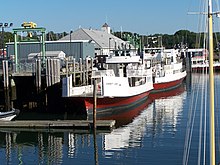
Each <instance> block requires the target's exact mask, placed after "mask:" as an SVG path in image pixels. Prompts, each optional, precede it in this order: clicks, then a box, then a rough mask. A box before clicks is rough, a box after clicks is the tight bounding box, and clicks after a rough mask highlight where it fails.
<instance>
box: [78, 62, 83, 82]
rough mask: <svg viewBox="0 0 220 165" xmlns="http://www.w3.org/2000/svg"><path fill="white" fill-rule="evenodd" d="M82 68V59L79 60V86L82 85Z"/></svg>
mask: <svg viewBox="0 0 220 165" xmlns="http://www.w3.org/2000/svg"><path fill="white" fill-rule="evenodd" d="M82 68H83V66H82V58H80V59H79V71H80V85H82V84H83V79H82V77H83V69H82Z"/></svg>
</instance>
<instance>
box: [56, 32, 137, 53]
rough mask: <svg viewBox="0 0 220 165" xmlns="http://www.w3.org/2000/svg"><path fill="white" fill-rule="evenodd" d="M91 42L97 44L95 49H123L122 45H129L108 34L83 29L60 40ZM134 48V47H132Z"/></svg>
mask: <svg viewBox="0 0 220 165" xmlns="http://www.w3.org/2000/svg"><path fill="white" fill-rule="evenodd" d="M70 39H71V40H91V41H94V42H95V47H99V48H102V49H107V48H109V45H110V48H111V49H113V48H115V47H116V48H117V49H118V48H119V47H120V49H122V45H127V46H128V45H129V44H128V42H126V41H123V40H122V39H120V38H118V37H116V36H114V35H112V34H109V33H107V32H104V31H101V30H93V29H83V28H80V29H78V30H76V31H74V32H73V33H71V36H70V35H67V36H65V37H63V38H61V39H60V40H70ZM131 48H133V46H131Z"/></svg>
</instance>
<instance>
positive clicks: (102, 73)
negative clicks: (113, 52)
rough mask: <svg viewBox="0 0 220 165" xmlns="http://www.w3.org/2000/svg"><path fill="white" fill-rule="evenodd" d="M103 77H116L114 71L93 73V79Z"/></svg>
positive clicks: (96, 71)
mask: <svg viewBox="0 0 220 165" xmlns="http://www.w3.org/2000/svg"><path fill="white" fill-rule="evenodd" d="M103 76H115V73H114V71H113V69H108V70H95V71H92V78H101V77H103Z"/></svg>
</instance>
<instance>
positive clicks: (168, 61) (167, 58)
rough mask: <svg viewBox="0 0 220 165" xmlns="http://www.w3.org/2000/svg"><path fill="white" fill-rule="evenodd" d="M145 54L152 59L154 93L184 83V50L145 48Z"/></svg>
mask: <svg viewBox="0 0 220 165" xmlns="http://www.w3.org/2000/svg"><path fill="white" fill-rule="evenodd" d="M144 56H145V58H147V59H151V60H152V70H153V87H154V90H153V91H152V93H158V92H166V91H168V90H172V89H175V88H177V87H179V86H180V85H181V84H182V81H183V80H184V78H185V77H186V70H185V66H184V61H185V54H184V51H181V50H180V49H165V48H164V47H158V48H145V51H144Z"/></svg>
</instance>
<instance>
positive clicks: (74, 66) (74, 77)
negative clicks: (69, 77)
mask: <svg viewBox="0 0 220 165" xmlns="http://www.w3.org/2000/svg"><path fill="white" fill-rule="evenodd" d="M75 85H76V59H75V58H74V59H73V86H75Z"/></svg>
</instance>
